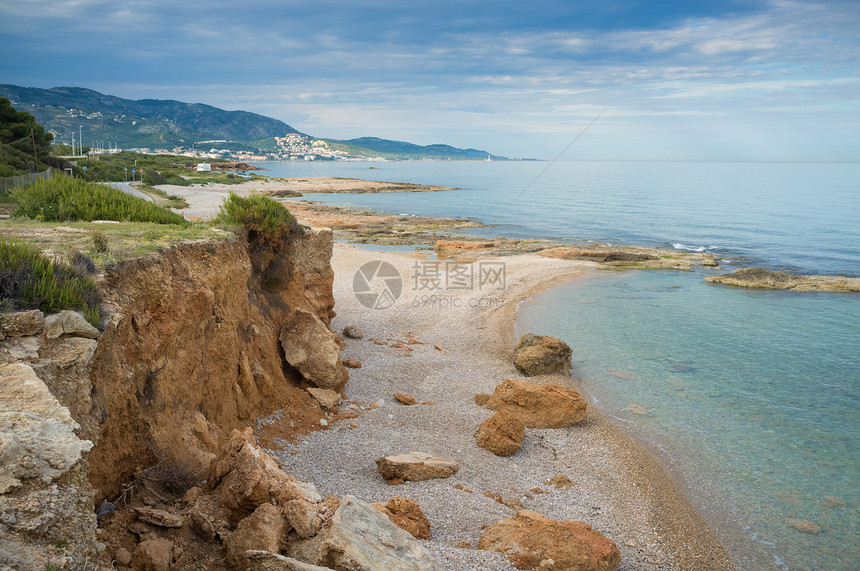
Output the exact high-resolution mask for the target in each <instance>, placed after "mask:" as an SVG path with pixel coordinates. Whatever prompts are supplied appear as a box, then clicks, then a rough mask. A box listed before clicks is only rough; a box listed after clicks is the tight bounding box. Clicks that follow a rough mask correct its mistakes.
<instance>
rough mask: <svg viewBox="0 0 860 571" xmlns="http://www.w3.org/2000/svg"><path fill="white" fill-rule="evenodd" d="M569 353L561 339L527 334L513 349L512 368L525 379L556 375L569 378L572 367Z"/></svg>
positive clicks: (568, 348)
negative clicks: (525, 377)
mask: <svg viewBox="0 0 860 571" xmlns="http://www.w3.org/2000/svg"><path fill="white" fill-rule="evenodd" d="M571 353H572V351H571V349H570V347H569V346H568V345H567V343H565V342H564V341H562V340H561V339H558V338H556V337H551V336H549V335H546V336H540V335H532V334H531V333H527V334H525V335H523V336H522V337H520V341H519V343H517V346H516V347H515V348H514V354H513V359H514V366H515V367H516V368H517V370H518V371H519V372H520V373H522V374H523V375H525V376H527V377H534V376H536V375H552V374H556V373H558V374H562V375H566V376H569V375H570V370H571V368H572V367H573V365H572V363H571V360H570V356H571Z"/></svg>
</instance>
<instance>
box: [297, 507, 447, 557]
mask: <svg viewBox="0 0 860 571" xmlns="http://www.w3.org/2000/svg"><path fill="white" fill-rule="evenodd" d="M286 551H287V553H286V554H287V555H289V556H290V557H295V558H296V559H299V560H301V561H308V562H312V563H314V564H316V565H321V566H325V567H330V568H332V569H349V570H350V571H376V570H380V569H385V570H386V571H441V570H442V566H441V565H440V564H439V563H437V562H436V561H435V560H434V559H433V557H432V556H431V555H430V553H429V552H428V551H427V550H426V549H425V548H424V547H423V546H422V545H421V544H420V543H419V542H418V541H417V540H416V539H415V538H414V537H412V536H411V535H410V534H409V533H407V532H406V531H404V530H402V529H400V528H399V527H397V526H396V525H394V524H393V523H391V521H390V520H389V519H388V518H387V517H385V516H384V515H383V514H381V513H380V512H379V511H377V510H375V509H374V508H373V506H371V505H370V504H368V503H366V502H363V501H362V500H359V499H358V498H356V497H354V496H345V497H344V498H343V499H342V500H341V502H340V505H339V506H338V508H337V510H336V511H335V512H334V514H333V515H332V517H331V519H330V520H329V522H327V523H326V525H325V526H323V529H321V530H320V532H319V533H318V534H317V535H316V536H314V537H312V538H310V539H303V540H299V541H291V542H290V543H289V544H288V545H287V548H286Z"/></svg>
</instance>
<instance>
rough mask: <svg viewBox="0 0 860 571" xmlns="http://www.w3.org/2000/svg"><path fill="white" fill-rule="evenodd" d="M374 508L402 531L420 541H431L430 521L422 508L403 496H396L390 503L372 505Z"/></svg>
mask: <svg viewBox="0 0 860 571" xmlns="http://www.w3.org/2000/svg"><path fill="white" fill-rule="evenodd" d="M371 505H372V506H373V507H374V508H376V509H377V510H379V511H380V512H382V513H384V514H385V515H386V516H388V519H390V520H391V521H392V523H394V525H396V526H397V527H399V528H400V529H405V530H406V531H408V532H409V533H411V534H412V536H413V537H416V538H418V539H430V520H428V519H427V516H425V515H424V512H422V511H421V507H420V506H419V505H418V504H417V503H415V502H413V501H412V500H410V499H409V498H404V497H402V496H394V497H393V498H391V499H390V500H388V503H387V504H385V505H382V504H381V503H374V504H371Z"/></svg>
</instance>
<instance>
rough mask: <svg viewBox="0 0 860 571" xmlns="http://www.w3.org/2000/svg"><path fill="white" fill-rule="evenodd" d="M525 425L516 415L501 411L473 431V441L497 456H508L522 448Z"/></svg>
mask: <svg viewBox="0 0 860 571" xmlns="http://www.w3.org/2000/svg"><path fill="white" fill-rule="evenodd" d="M525 437H526V431H525V424H523V421H522V419H520V417H518V416H517V415H515V414H513V413H511V412H508V410H507V409H504V408H503V409H502V410H500V411H498V412H497V413H496V414H494V415H493V416H491V417H490V418H488V419H487V420H485V421H484V422H483V423H481V425H480V426H478V428H477V430H475V441H476V442H477V444H478V446H480V447H481V448H485V449H487V450H489V451H490V452H492V453H493V454H495V455H497V456H510V455H511V454H514V453H515V452H516V451H517V450H519V449H520V448H522V447H523V439H524V438H525Z"/></svg>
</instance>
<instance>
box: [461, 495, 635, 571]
mask: <svg viewBox="0 0 860 571" xmlns="http://www.w3.org/2000/svg"><path fill="white" fill-rule="evenodd" d="M478 548H479V549H484V550H488V551H498V552H499V553H504V554H505V555H507V557H508V559H509V560H510V562H511V563H512V564H513V565H514V567H516V568H517V569H541V570H544V569H565V570H569V571H614V570H615V569H618V567H619V566H620V565H621V552H620V551H619V550H618V547H617V546H616V545H615V543H613V542H612V541H611V540H610V539H608V538H607V537H606V536H604V535H603V534H601V533H600V532H597V531H594V530H593V529H592V528H591V526H590V525H588V524H586V523H582V522H579V521H561V522H558V521H554V520H551V519H549V518H548V517H546V516H544V515H541V514H539V513H537V512H533V511H531V510H520V511H518V512H517V513H516V515H514V517H510V518H506V519H503V520H500V521H497V522H496V523H494V524H493V525H491V526H489V527H488V528H486V529H485V530H484V532H483V533H482V534H481V539H480V541H479V542H478Z"/></svg>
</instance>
